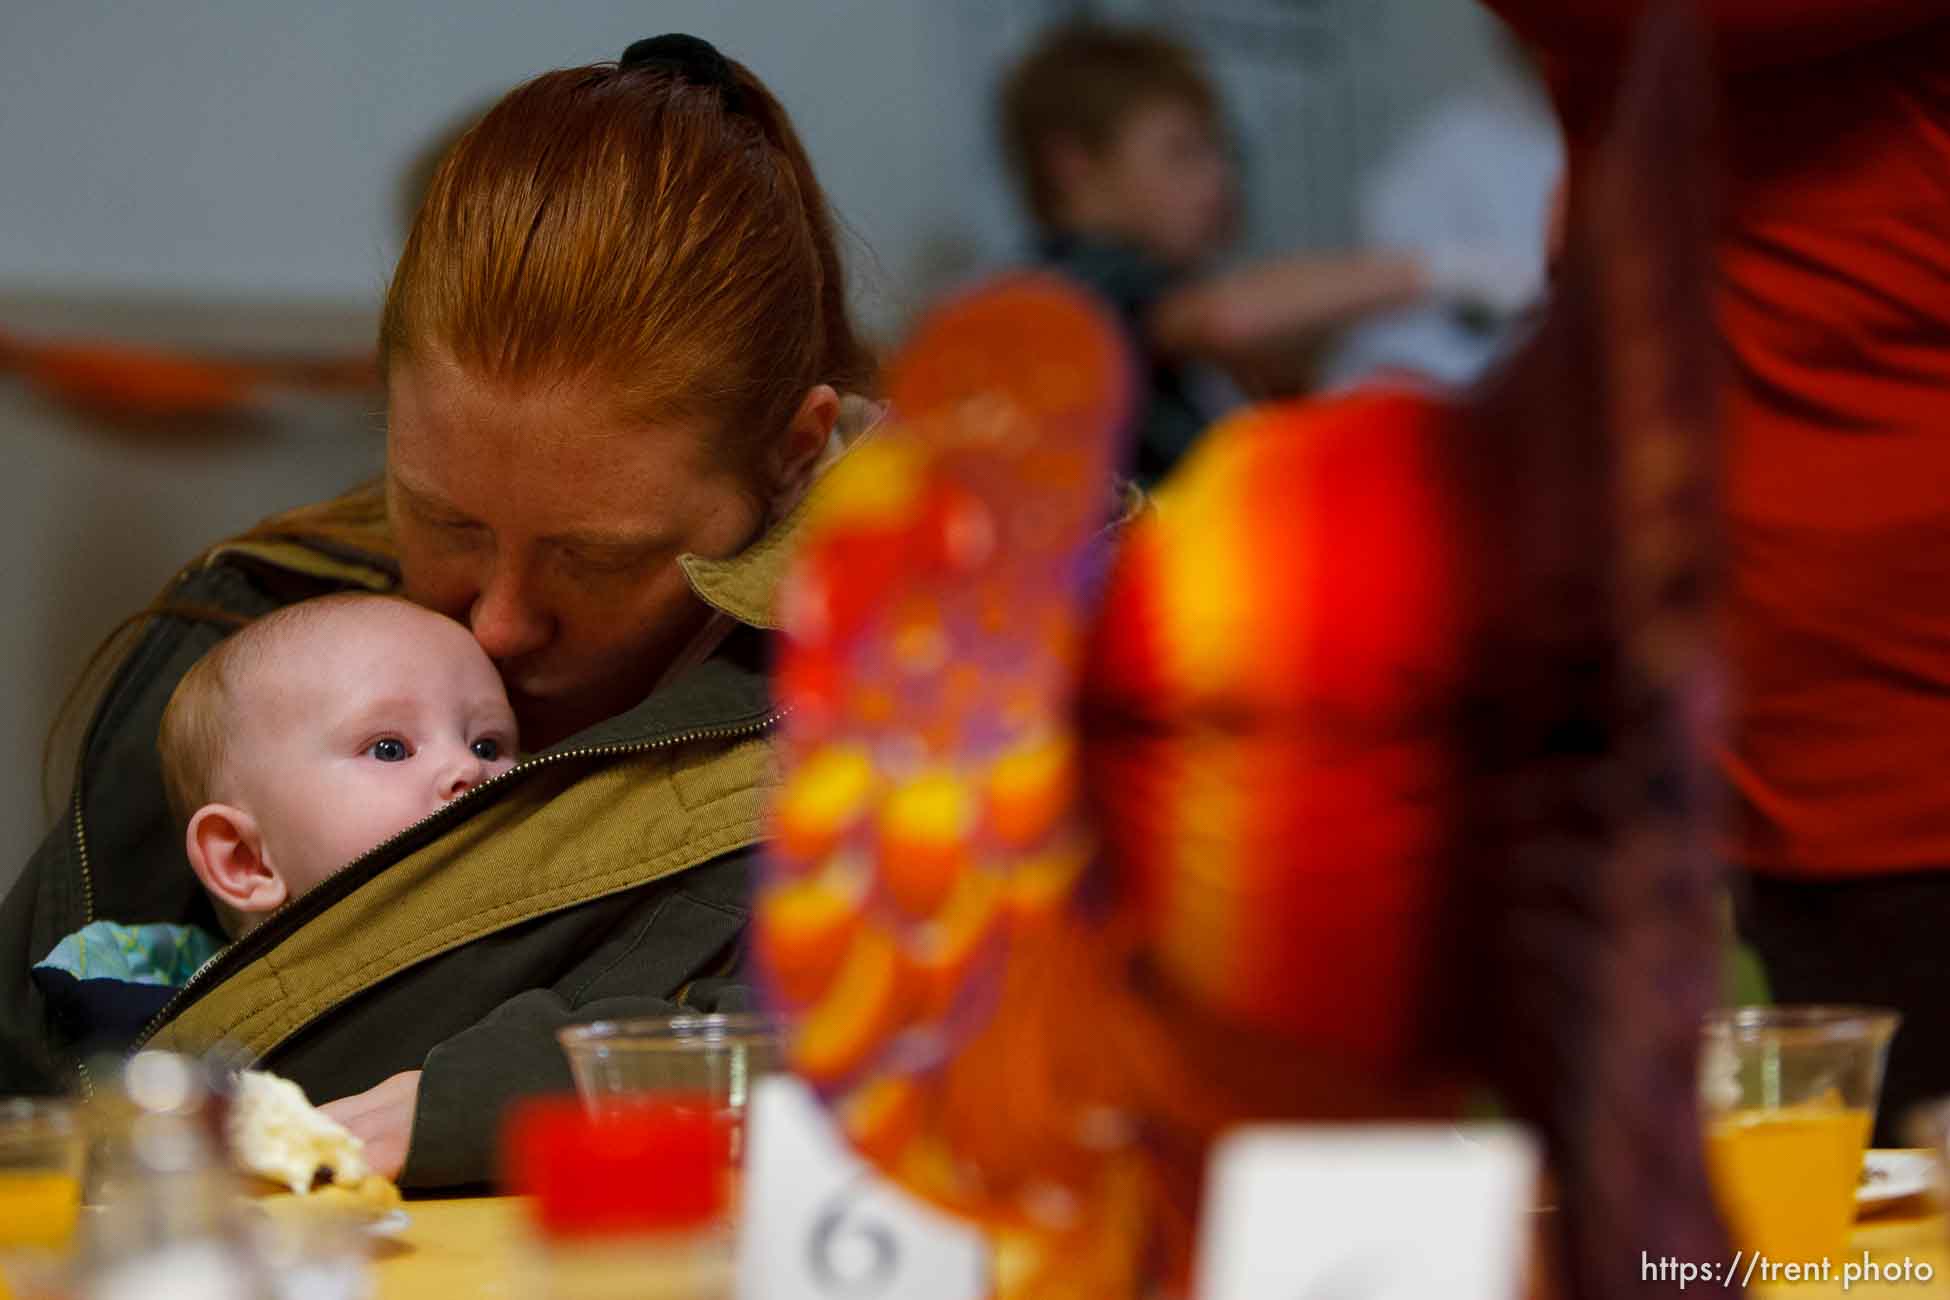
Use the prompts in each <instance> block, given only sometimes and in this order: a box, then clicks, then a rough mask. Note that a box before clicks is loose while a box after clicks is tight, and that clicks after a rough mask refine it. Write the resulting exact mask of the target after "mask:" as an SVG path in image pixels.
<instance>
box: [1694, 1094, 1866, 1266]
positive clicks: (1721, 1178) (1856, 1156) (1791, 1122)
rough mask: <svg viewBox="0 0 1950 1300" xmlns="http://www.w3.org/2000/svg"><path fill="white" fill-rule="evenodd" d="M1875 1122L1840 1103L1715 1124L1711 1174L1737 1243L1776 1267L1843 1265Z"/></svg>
mask: <svg viewBox="0 0 1950 1300" xmlns="http://www.w3.org/2000/svg"><path fill="white" fill-rule="evenodd" d="M1873 1121H1874V1116H1873V1114H1872V1113H1871V1112H1869V1111H1867V1110H1860V1109H1856V1108H1853V1107H1848V1106H1842V1105H1840V1104H1839V1103H1837V1104H1834V1105H1824V1104H1821V1103H1811V1104H1809V1105H1805V1106H1783V1107H1780V1108H1778V1109H1772V1110H1769V1109H1765V1108H1760V1107H1755V1108H1751V1109H1744V1110H1733V1111H1727V1112H1724V1113H1722V1114H1719V1115H1716V1116H1713V1117H1712V1118H1711V1119H1709V1120H1708V1121H1707V1126H1706V1169H1707V1173H1708V1176H1710V1177H1711V1178H1712V1180H1713V1188H1714V1192H1715V1195H1717V1196H1718V1198H1719V1203H1720V1212H1721V1213H1722V1214H1723V1215H1725V1216H1726V1220H1727V1227H1728V1228H1729V1229H1730V1230H1731V1231H1732V1233H1733V1237H1734V1240H1735V1241H1737V1242H1738V1243H1740V1245H1741V1246H1742V1247H1744V1248H1745V1249H1747V1250H1749V1251H1753V1252H1757V1253H1760V1254H1763V1255H1765V1256H1767V1258H1769V1259H1771V1260H1818V1259H1822V1258H1824V1257H1825V1258H1828V1259H1834V1260H1839V1259H1840V1258H1841V1255H1842V1251H1843V1249H1844V1248H1845V1247H1846V1246H1847V1245H1848V1234H1849V1229H1850V1228H1851V1227H1852V1226H1853V1224H1854V1222H1855V1186H1856V1182H1857V1180H1858V1179H1859V1178H1860V1176H1861V1172H1862V1151H1863V1149H1864V1148H1865V1147H1866V1146H1867V1145H1868V1141H1869V1129H1870V1126H1871V1124H1872V1123H1873Z"/></svg>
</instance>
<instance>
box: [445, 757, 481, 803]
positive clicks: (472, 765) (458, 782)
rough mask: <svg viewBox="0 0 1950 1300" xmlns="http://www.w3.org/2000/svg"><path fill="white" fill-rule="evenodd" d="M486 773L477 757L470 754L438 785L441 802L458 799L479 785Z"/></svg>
mask: <svg viewBox="0 0 1950 1300" xmlns="http://www.w3.org/2000/svg"><path fill="white" fill-rule="evenodd" d="M486 773H487V765H486V764H485V763H483V762H481V760H480V757H479V756H478V755H476V754H473V753H471V752H470V753H469V754H467V756H466V757H464V758H462V759H461V760H460V762H459V763H457V764H455V766H454V768H453V770H452V771H450V772H448V773H447V775H446V778H445V779H444V780H443V781H442V782H441V785H440V797H441V798H442V799H443V800H445V799H458V798H460V796H462V795H464V794H466V793H467V792H468V791H469V790H472V789H473V788H474V787H475V786H477V785H479V784H480V783H481V778H482V777H483V776H484V775H486Z"/></svg>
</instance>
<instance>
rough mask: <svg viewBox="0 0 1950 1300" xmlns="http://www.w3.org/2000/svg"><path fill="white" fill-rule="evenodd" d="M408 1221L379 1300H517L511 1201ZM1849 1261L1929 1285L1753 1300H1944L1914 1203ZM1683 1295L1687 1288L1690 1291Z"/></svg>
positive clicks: (1788, 1288)
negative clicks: (1843, 1299)
mask: <svg viewBox="0 0 1950 1300" xmlns="http://www.w3.org/2000/svg"><path fill="white" fill-rule="evenodd" d="M406 1212H407V1214H408V1215H409V1216H411V1218H412V1222H411V1223H409V1224H408V1225H407V1227H406V1229H405V1230H404V1231H403V1232H401V1233H400V1235H399V1236H398V1237H396V1238H392V1239H390V1240H388V1241H387V1242H386V1243H385V1245H384V1246H383V1247H382V1248H381V1250H380V1253H379V1255H378V1258H377V1259H376V1261H375V1270H374V1271H375V1274H376V1277H377V1281H378V1297H379V1300H461V1298H462V1297H471V1296H481V1297H496V1296H507V1297H511V1298H512V1297H516V1296H518V1295H520V1294H521V1291H520V1279H519V1278H518V1277H517V1276H516V1270H517V1269H518V1268H519V1266H520V1260H521V1242H522V1240H523V1237H524V1235H525V1234H526V1232H527V1207H526V1205H525V1204H524V1203H523V1201H522V1200H521V1199H520V1198H518V1197H512V1196H492V1197H480V1198H477V1199H473V1200H459V1201H411V1202H408V1204H407V1206H406ZM1849 1249H1850V1256H1849V1258H1850V1259H1852V1260H1854V1261H1856V1262H1858V1263H1859V1262H1860V1261H1861V1259H1862V1254H1863V1252H1864V1251H1866V1252H1868V1255H1869V1258H1870V1260H1871V1262H1873V1263H1875V1264H1878V1265H1883V1266H1888V1265H1894V1264H1900V1263H1902V1261H1904V1260H1905V1259H1907V1260H1908V1261H1909V1262H1910V1263H1911V1265H1912V1266H1913V1265H1916V1264H1927V1265H1929V1267H1930V1269H1931V1271H1932V1272H1933V1273H1934V1274H1935V1277H1934V1280H1932V1281H1931V1282H1929V1283H1922V1282H1918V1281H1915V1280H1913V1279H1912V1280H1909V1281H1900V1280H1899V1281H1894V1282H1855V1283H1852V1284H1851V1285H1850V1287H1849V1289H1848V1290H1847V1292H1846V1293H1844V1291H1843V1290H1842V1279H1841V1270H1842V1266H1843V1264H1844V1263H1845V1262H1847V1261H1845V1260H1835V1261H1833V1267H1832V1272H1833V1276H1832V1277H1831V1278H1830V1279H1829V1280H1828V1281H1827V1282H1825V1283H1824V1282H1802V1283H1795V1284H1788V1283H1781V1284H1777V1285H1774V1286H1768V1287H1763V1286H1760V1285H1758V1284H1756V1285H1755V1286H1754V1288H1753V1290H1752V1294H1756V1295H1761V1296H1782V1297H1792V1300H1814V1298H1815V1297H1824V1296H1831V1295H1833V1296H1840V1295H1843V1294H1847V1295H1848V1296H1850V1297H1857V1296H1872V1297H1873V1296H1887V1297H1898V1296H1907V1297H1910V1298H1911V1300H1922V1298H1923V1297H1928V1296H1937V1295H1944V1296H1950V1239H1947V1238H1946V1234H1945V1228H1944V1220H1943V1218H1942V1216H1941V1215H1939V1214H1937V1213H1935V1212H1933V1211H1932V1210H1931V1208H1930V1207H1929V1206H1928V1205H1926V1204H1925V1203H1924V1202H1923V1201H1922V1199H1921V1198H1912V1199H1910V1200H1907V1201H1902V1202H1897V1203H1896V1204H1894V1205H1891V1206H1890V1207H1888V1209H1886V1210H1885V1211H1884V1212H1882V1213H1880V1214H1877V1215H1874V1216H1872V1217H1870V1218H1867V1219H1864V1220H1862V1221H1861V1222H1860V1223H1858V1224H1857V1225H1856V1229H1855V1234H1854V1236H1853V1237H1852V1238H1851V1239H1850V1241H1849ZM1689 1290H1690V1288H1689ZM1700 1293H1701V1294H1702V1295H1709V1294H1725V1291H1723V1290H1721V1289H1720V1288H1716V1287H1706V1286H1701V1287H1700Z"/></svg>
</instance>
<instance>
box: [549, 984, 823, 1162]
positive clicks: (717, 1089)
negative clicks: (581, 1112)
mask: <svg viewBox="0 0 1950 1300" xmlns="http://www.w3.org/2000/svg"><path fill="white" fill-rule="evenodd" d="M556 1037H557V1038H558V1039H559V1040H560V1041H561V1043H562V1050H563V1051H564V1052H566V1053H567V1054H568V1057H569V1071H570V1073H572V1074H573V1075H574V1076H575V1081H576V1092H577V1093H578V1094H579V1095H580V1096H581V1098H582V1103H583V1106H584V1107H585V1108H586V1109H587V1110H588V1111H589V1113H590V1114H592V1115H601V1114H604V1113H606V1112H609V1111H613V1110H617V1109H619V1108H623V1107H628V1106H632V1105H636V1104H640V1103H642V1102H646V1101H655V1102H665V1103H676V1104H684V1105H689V1104H696V1105H700V1106H705V1107H708V1108H710V1109H712V1110H714V1111H716V1112H717V1113H718V1114H719V1115H720V1116H721V1117H722V1118H723V1119H724V1120H725V1122H726V1123H727V1125H728V1126H729V1127H730V1130H731V1133H732V1142H733V1151H734V1153H735V1152H737V1151H739V1150H740V1149H741V1148H742V1142H741V1141H740V1140H739V1135H740V1133H741V1131H742V1129H743V1122H744V1112H745V1104H746V1102H747V1100H748V1099H749V1098H750V1095H751V1087H752V1085H753V1084H754V1083H756V1082H757V1081H758V1080H759V1079H761V1078H763V1077H764V1076H765V1075H768V1074H771V1073H774V1072H775V1071H778V1070H782V1069H784V1068H785V1044H786V1033H785V1022H784V1021H783V1020H781V1019H779V1018H778V1017H776V1016H769V1015H764V1014H760V1013H755V1012H754V1013H737V1014H728V1015H701V1014H680V1015H674V1016H656V1017H650V1018H647V1019H638V1020H598V1021H596V1022H594V1023H592V1024H587V1025H571V1026H569V1027H568V1028H566V1029H562V1030H559V1031H558V1032H557V1034H556Z"/></svg>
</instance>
